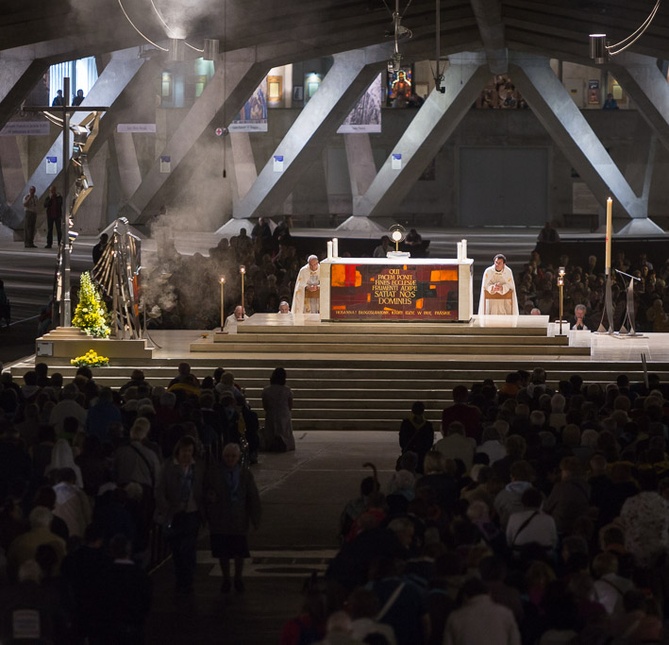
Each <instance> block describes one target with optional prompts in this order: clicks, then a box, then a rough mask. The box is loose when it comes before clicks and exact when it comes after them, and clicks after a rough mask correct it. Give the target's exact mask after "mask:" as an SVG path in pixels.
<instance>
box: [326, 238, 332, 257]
mask: <svg viewBox="0 0 669 645" xmlns="http://www.w3.org/2000/svg"><path fill="white" fill-rule="evenodd" d="M327 247H328V260H331V259H332V242H328V243H327Z"/></svg>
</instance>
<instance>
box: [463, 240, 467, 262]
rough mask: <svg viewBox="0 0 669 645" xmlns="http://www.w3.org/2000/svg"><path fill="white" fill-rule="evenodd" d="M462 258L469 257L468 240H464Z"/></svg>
mask: <svg viewBox="0 0 669 645" xmlns="http://www.w3.org/2000/svg"><path fill="white" fill-rule="evenodd" d="M462 259H463V260H466V259H467V240H462Z"/></svg>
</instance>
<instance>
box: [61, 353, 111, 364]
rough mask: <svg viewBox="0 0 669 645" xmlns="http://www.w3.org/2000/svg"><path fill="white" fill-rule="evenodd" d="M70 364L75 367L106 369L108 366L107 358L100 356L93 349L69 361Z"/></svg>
mask: <svg viewBox="0 0 669 645" xmlns="http://www.w3.org/2000/svg"><path fill="white" fill-rule="evenodd" d="M70 364H71V365H75V366H76V367H83V366H87V367H106V366H107V365H109V358H107V357H106V356H101V355H100V354H98V353H97V352H96V351H95V350H94V349H89V350H88V351H87V352H86V353H85V354H84V355H83V356H77V357H76V358H73V359H71V360H70Z"/></svg>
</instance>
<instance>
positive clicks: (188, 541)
mask: <svg viewBox="0 0 669 645" xmlns="http://www.w3.org/2000/svg"><path fill="white" fill-rule="evenodd" d="M195 448H196V441H195V439H194V438H193V437H191V436H190V435H185V436H183V437H181V439H179V441H177V444H176V446H175V447H174V454H173V458H172V459H171V460H169V461H166V462H165V464H164V466H163V469H162V471H161V476H160V478H159V480H158V485H157V488H156V519H157V521H158V522H159V523H161V524H162V525H163V527H164V530H165V539H166V540H167V541H168V542H169V543H170V545H171V547H172V557H173V560H174V573H175V576H176V591H177V593H178V594H182V595H190V594H191V593H193V577H194V575H195V562H196V561H195V556H196V549H197V536H198V532H199V530H200V523H201V514H200V511H201V505H202V482H203V478H204V467H203V465H202V464H201V463H200V462H198V461H196V460H195Z"/></svg>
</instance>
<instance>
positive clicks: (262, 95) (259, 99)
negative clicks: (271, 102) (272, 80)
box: [228, 78, 267, 132]
mask: <svg viewBox="0 0 669 645" xmlns="http://www.w3.org/2000/svg"><path fill="white" fill-rule="evenodd" d="M228 129H229V131H230V132H267V78H265V79H263V81H262V83H260V85H258V88H257V89H256V91H255V92H254V93H253V95H252V96H251V98H250V99H249V100H248V101H246V103H244V107H243V108H242V109H241V110H240V112H239V114H238V115H237V117H236V118H235V120H234V121H232V123H230V127H229V128H228Z"/></svg>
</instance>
